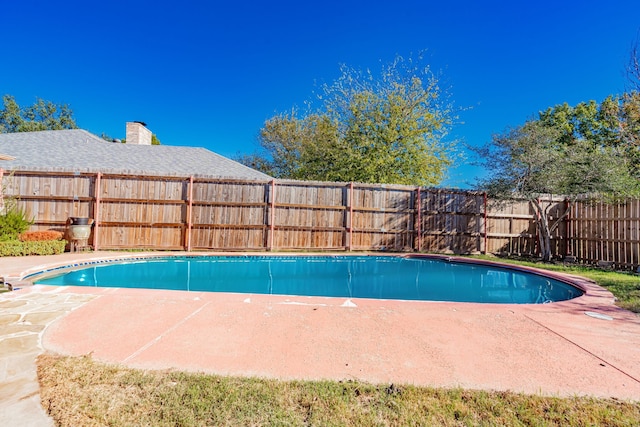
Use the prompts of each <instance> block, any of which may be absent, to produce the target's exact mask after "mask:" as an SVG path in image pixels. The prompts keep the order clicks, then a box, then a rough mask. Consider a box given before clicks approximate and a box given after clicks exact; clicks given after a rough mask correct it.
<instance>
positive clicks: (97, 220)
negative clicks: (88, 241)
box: [93, 172, 102, 251]
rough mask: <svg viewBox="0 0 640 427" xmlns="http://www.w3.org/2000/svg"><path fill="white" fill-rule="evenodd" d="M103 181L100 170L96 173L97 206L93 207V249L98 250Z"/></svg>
mask: <svg viewBox="0 0 640 427" xmlns="http://www.w3.org/2000/svg"><path fill="white" fill-rule="evenodd" d="M101 182H102V172H98V174H97V175H96V184H95V186H96V189H95V193H94V203H95V206H94V208H93V213H94V216H95V218H94V219H93V250H94V251H97V250H99V249H100V186H101V185H102V184H101Z"/></svg>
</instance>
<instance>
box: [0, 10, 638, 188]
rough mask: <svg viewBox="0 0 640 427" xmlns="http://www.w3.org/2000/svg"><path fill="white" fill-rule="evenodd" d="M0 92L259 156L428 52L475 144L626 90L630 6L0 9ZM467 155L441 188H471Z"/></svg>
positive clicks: (87, 121)
mask: <svg viewBox="0 0 640 427" xmlns="http://www.w3.org/2000/svg"><path fill="white" fill-rule="evenodd" d="M2 9H3V10H2V14H1V17H0V39H1V40H2V41H3V45H4V49H3V50H4V54H3V55H2V59H0V63H1V66H0V94H11V95H13V96H15V97H16V99H17V101H18V102H19V103H20V104H21V105H28V104H31V103H33V102H34V101H35V99H36V97H40V98H43V99H47V100H51V101H54V102H56V103H66V104H69V105H70V106H71V108H72V109H73V111H74V115H75V118H76V121H77V122H78V125H79V126H80V127H82V128H84V129H87V130H89V131H90V132H93V133H95V134H98V135H100V134H102V133H106V134H109V135H111V136H113V137H119V138H122V137H124V129H125V122H126V121H132V120H140V121H144V122H146V123H147V125H148V127H149V128H150V129H151V130H152V131H153V132H154V133H156V134H157V136H158V137H159V138H160V140H161V141H162V143H163V144H165V145H186V146H200V147H206V148H208V149H210V150H212V151H215V152H217V153H219V154H222V155H225V156H230V157H232V156H234V155H235V154H236V153H239V152H240V153H248V152H251V151H253V150H254V149H255V148H256V144H257V142H256V135H257V134H258V131H259V129H260V128H261V126H262V125H263V123H264V121H265V120H266V119H268V118H270V117H272V116H273V115H275V114H277V113H280V112H283V111H286V110H290V109H291V108H292V107H293V106H296V105H298V106H300V105H302V104H303V103H304V101H305V100H307V99H310V98H311V97H312V92H313V90H314V88H315V87H316V84H318V83H324V82H327V83H330V82H332V81H333V80H334V79H335V78H337V77H338V75H339V65H340V64H347V65H349V66H351V67H354V68H360V69H367V68H370V69H372V70H374V71H375V70H378V69H379V68H380V64H381V62H383V63H386V62H389V61H391V60H393V58H394V57H395V56H396V55H401V56H409V55H410V54H412V53H413V54H415V53H417V52H419V51H426V57H427V62H428V63H429V64H430V65H431V67H432V69H433V70H435V71H439V72H441V74H442V81H443V83H445V85H448V86H449V88H450V89H449V92H450V94H451V99H452V100H453V101H454V102H455V104H456V106H458V107H461V108H467V107H470V108H469V109H467V110H465V111H464V112H463V113H462V114H461V120H462V121H463V123H462V124H459V125H457V126H456V127H455V128H454V129H453V131H452V133H451V135H452V137H455V138H456V139H459V140H461V141H463V142H464V143H466V144H470V145H480V144H483V143H485V142H488V141H489V140H490V139H491V135H492V134H493V133H498V132H501V131H503V130H504V129H505V128H506V127H508V126H517V125H519V124H522V123H523V122H524V121H525V120H527V119H528V118H531V117H533V116H534V115H535V114H537V112H538V111H540V110H544V109H546V108H547V107H550V106H553V105H556V104H561V103H564V102H567V103H569V104H571V105H574V104H577V103H579V102H581V101H588V100H590V99H595V100H597V101H601V100H602V99H604V98H605V97H606V96H607V95H610V94H617V93H621V92H622V91H623V90H624V86H625V78H624V67H625V65H626V63H627V61H628V56H629V51H630V48H631V45H632V43H633V42H634V40H636V38H637V37H638V34H639V32H638V31H639V30H640V1H637V0H624V1H622V0H608V1H593V0H582V1H574V0H566V1H557V0H556V1H547V0H543V1H537V2H525V1H518V0H512V1H482V2H480V1H471V0H460V1H447V2H443V1H440V2H433V1H409V0H395V1H393V2H392V1H387V2H378V1H371V0H369V1H349V0H343V1H334V0H329V1H322V2H301V1H277V0H275V1H270V2H252V1H244V2H243V1H237V2H219V1H188V0H185V1H182V2H164V1H139V0H129V1H120V0H114V1H106V2H87V1H82V2H80V1H60V2H52V1H34V0H22V1H20V2H18V1H13V2H10V3H8V4H3V7H2ZM472 160H473V156H472V155H471V154H469V158H468V159H467V161H466V162H464V163H461V164H459V165H458V167H456V168H452V169H451V170H450V173H449V175H450V177H449V178H448V179H447V180H446V181H445V182H444V183H443V185H444V186H452V187H461V188H467V187H469V186H470V185H471V184H473V182H474V178H475V177H476V176H482V174H483V173H482V170H480V169H478V168H475V167H471V166H469V165H468V163H470V162H471V161H472Z"/></svg>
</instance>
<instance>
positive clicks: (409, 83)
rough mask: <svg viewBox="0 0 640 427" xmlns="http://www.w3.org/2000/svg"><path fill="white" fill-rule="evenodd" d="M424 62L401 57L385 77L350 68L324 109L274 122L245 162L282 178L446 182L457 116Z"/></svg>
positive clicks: (323, 100)
mask: <svg viewBox="0 0 640 427" xmlns="http://www.w3.org/2000/svg"><path fill="white" fill-rule="evenodd" d="M421 61H422V60H421V58H419V60H418V61H416V62H414V61H413V60H412V59H409V60H404V59H402V58H400V57H398V58H396V60H395V61H394V62H392V63H391V64H387V65H385V66H383V68H382V71H381V73H380V76H379V77H375V76H374V75H373V74H372V73H371V72H369V71H367V72H360V71H357V70H355V69H352V68H349V67H346V66H342V67H341V76H340V77H339V78H338V79H337V80H336V81H334V82H333V84H331V85H324V86H322V87H321V90H320V93H319V95H318V103H319V107H317V108H315V109H314V108H313V107H311V106H310V107H309V112H308V113H307V114H305V115H302V116H301V117H298V113H297V111H295V110H294V111H292V112H291V113H290V114H279V115H277V116H275V117H272V118H271V119H269V120H267V121H266V122H265V125H264V127H263V128H262V129H261V131H260V134H259V144H260V148H261V149H260V151H258V152H256V153H253V154H251V155H246V156H241V157H239V158H238V160H239V161H240V162H242V163H244V164H246V165H248V166H251V167H255V168H257V169H259V170H261V171H263V172H265V173H268V174H271V175H273V176H275V177H278V178H290V179H307V180H323V181H357V182H372V183H391V184H409V185H436V184H438V183H440V182H441V181H442V179H443V178H444V176H445V173H446V170H447V167H448V166H449V165H450V164H451V161H452V157H453V156H454V155H455V150H454V145H453V143H452V142H450V143H448V142H446V141H445V137H446V135H447V132H448V130H449V128H450V126H451V125H452V124H453V123H454V121H455V120H456V117H455V113H454V110H453V107H452V105H451V104H450V103H449V101H448V97H447V95H446V94H445V93H444V92H443V91H442V89H441V88H440V86H439V81H438V79H437V78H436V76H435V75H434V74H433V73H432V72H431V71H430V69H429V67H424V66H421V65H420V62H421ZM310 105H313V103H310Z"/></svg>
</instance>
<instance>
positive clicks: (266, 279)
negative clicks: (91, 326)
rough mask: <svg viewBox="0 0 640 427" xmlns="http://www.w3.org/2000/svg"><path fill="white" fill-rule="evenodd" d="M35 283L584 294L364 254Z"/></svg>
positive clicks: (320, 292)
mask: <svg viewBox="0 0 640 427" xmlns="http://www.w3.org/2000/svg"><path fill="white" fill-rule="evenodd" d="M50 274H51V273H49V275H50ZM34 282H35V283H37V284H44V285H56V286H94V287H118V288H146V289H170V290H182V291H197V292H201V291H204V292H233V293H247V294H273V295H293V296H325V297H344V298H375V299H399V300H427V301H457V302H481V303H515V304H541V303H547V302H555V301H563V300H568V299H572V298H575V297H578V296H580V295H582V294H583V292H582V291H581V290H580V289H578V288H576V287H574V286H571V285H570V284H568V283H564V282H562V281H560V280H556V279H553V278H550V277H546V276H543V275H539V274H534V273H531V272H524V271H518V270H514V269H510V268H504V267H500V266H495V265H491V264H482V263H467V262H456V261H449V260H447V259H434V258H426V257H412V256H369V255H367V256H305V255H296V256H282V255H278V256H266V255H265V256H263V255H255V256H244V255H243V256H170V257H160V258H148V259H140V260H129V261H118V262H113V263H107V264H96V265H90V266H88V267H84V268H81V269H75V270H73V269H72V270H71V271H66V272H61V273H60V274H57V275H54V276H51V277H46V278H42V279H36V280H34Z"/></svg>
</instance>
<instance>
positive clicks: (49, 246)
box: [0, 240, 67, 256]
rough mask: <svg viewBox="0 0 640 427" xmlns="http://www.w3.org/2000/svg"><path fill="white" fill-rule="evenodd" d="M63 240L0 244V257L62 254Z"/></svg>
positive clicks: (65, 243)
mask: <svg viewBox="0 0 640 427" xmlns="http://www.w3.org/2000/svg"><path fill="white" fill-rule="evenodd" d="M66 245H67V242H66V241H65V240H44V241H29V242H21V241H19V240H11V241H4V242H0V256H27V255H58V254H61V253H63V252H64V248H65V246H66Z"/></svg>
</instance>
